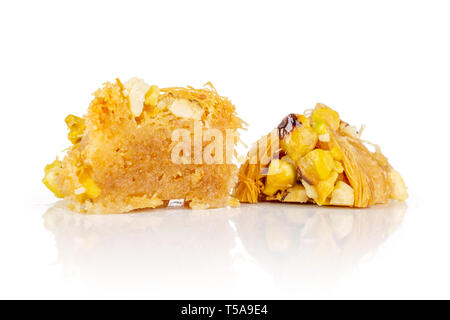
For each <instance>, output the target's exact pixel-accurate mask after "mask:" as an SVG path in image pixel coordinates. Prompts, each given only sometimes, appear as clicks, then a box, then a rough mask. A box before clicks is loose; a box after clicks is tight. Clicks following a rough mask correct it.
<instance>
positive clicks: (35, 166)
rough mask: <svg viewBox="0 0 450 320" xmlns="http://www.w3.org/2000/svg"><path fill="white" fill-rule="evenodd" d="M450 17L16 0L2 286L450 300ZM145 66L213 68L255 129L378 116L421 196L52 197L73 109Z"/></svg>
mask: <svg viewBox="0 0 450 320" xmlns="http://www.w3.org/2000/svg"><path fill="white" fill-rule="evenodd" d="M449 16H450V6H449V4H448V1H430V0H428V1H392V0H391V1H381V0H378V1H262V0H260V1H242V0H241V1H231V0H228V1H221V2H218V1H194V0H191V1H130V0H128V1H72V2H69V1H2V2H1V3H0V74H1V76H0V88H1V89H0V93H1V99H0V106H1V124H0V130H1V137H2V148H1V150H2V151H1V157H0V164H1V166H0V168H1V172H2V174H1V180H0V188H1V190H0V191H1V192H0V194H1V195H2V196H1V199H2V210H1V211H2V212H1V222H0V298H104V297H106V298H107V297H115V298H130V297H132V298H450V293H449V285H450V278H449V270H450V257H449V242H450V232H449V231H448V230H449V226H450V212H449V209H448V201H449V198H450V194H449V190H448V183H449V178H450V176H449V170H450V168H449V161H448V155H449V152H448V139H449V134H448V127H449V107H450V91H449V89H450V58H449V57H450V43H449V39H450V37H449V34H450V19H449ZM132 76H139V77H142V78H144V79H145V80H146V81H147V82H148V83H149V84H157V85H159V86H161V87H164V86H179V85H192V86H195V87H199V86H202V85H203V84H204V83H206V82H207V81H212V83H213V84H214V85H215V86H216V88H217V89H218V91H219V93H220V94H222V95H224V96H227V97H229V98H230V99H231V100H232V101H233V103H234V104H235V105H236V107H237V110H238V113H239V115H240V116H241V117H242V118H243V119H244V120H245V121H247V122H248V124H249V128H248V131H247V132H245V133H244V134H243V139H244V141H245V142H246V143H248V144H250V143H252V142H253V141H255V140H256V139H257V138H258V137H260V136H261V135H263V134H265V133H266V132H268V130H270V129H271V128H273V127H275V126H276V125H277V124H278V123H279V121H280V120H281V119H282V118H283V117H284V116H285V115H286V114H288V113H291V112H297V113H300V112H303V110H304V109H307V108H312V107H313V106H314V104H315V103H316V102H319V101H320V102H323V103H326V104H328V105H329V106H331V107H333V108H335V109H336V110H337V111H338V112H339V113H340V115H341V117H342V118H343V119H344V120H345V121H347V122H350V123H351V124H354V125H358V126H359V125H360V124H365V125H366V126H367V129H366V131H365V133H364V138H365V139H367V140H369V141H372V142H374V143H377V144H379V145H380V146H381V148H382V150H383V152H384V153H385V155H386V156H387V157H388V158H389V160H390V162H391V164H392V165H393V166H394V167H395V168H396V169H397V170H398V171H400V172H401V174H402V175H403V177H404V178H405V181H406V183H407V185H408V187H409V193H410V198H409V199H408V201H407V203H406V206H407V207H406V206H401V205H400V206H398V205H394V206H388V207H382V208H375V209H370V210H366V211H352V210H345V209H344V210H337V211H336V210H335V211H333V210H331V211H330V210H328V209H315V208H312V207H301V206H294V207H293V206H275V207H274V206H254V207H248V206H243V207H242V208H241V209H234V210H230V209H228V210H227V209H225V210H216V211H211V212H206V213H205V212H184V211H173V210H172V211H169V212H168V211H167V210H163V211H161V210H159V211H158V210H157V211H153V212H150V213H141V214H139V215H119V216H106V217H88V216H80V215H74V214H71V213H69V212H65V211H64V210H62V209H58V208H57V207H56V208H55V207H53V206H54V203H55V198H54V197H53V196H52V194H51V193H50V192H49V191H48V190H46V188H45V187H44V186H43V184H42V183H41V179H42V177H43V168H44V166H45V164H47V163H49V162H51V161H53V160H54V158H55V156H56V154H57V153H58V152H60V151H62V150H63V149H64V148H66V147H67V146H68V145H69V143H68V141H67V138H66V134H67V131H66V128H65V124H64V121H63V120H64V117H65V116H66V115H67V114H69V113H74V114H78V115H82V114H83V113H84V112H85V111H86V109H87V106H88V104H89V102H90V99H91V93H92V92H93V91H95V90H96V89H97V88H98V87H100V86H101V84H102V83H103V82H105V81H113V80H114V79H115V78H116V77H119V78H121V79H122V80H126V79H128V78H129V77H132ZM49 208H52V209H51V210H50V211H49V212H47V210H48V209H49ZM45 212H47V214H46V215H45V216H44V213H45ZM334 213H335V214H334ZM330 216H333V217H330ZM318 221H322V222H320V223H319V222H318ZM330 230H331V231H330ZM350 230H352V233H351V234H353V235H356V236H354V237H353V236H352V237H350V236H348V235H349V234H350V233H349V232H350ZM287 235H289V236H287ZM305 248H306V249H305Z"/></svg>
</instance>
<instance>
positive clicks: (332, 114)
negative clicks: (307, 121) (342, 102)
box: [311, 103, 341, 130]
mask: <svg viewBox="0 0 450 320" xmlns="http://www.w3.org/2000/svg"><path fill="white" fill-rule="evenodd" d="M311 118H312V120H313V123H314V125H316V124H317V123H319V124H320V123H321V122H323V123H325V124H326V125H327V126H328V127H329V128H331V130H337V129H338V128H339V124H340V122H341V119H340V118H339V114H338V113H337V112H336V111H334V110H333V109H331V108H329V107H327V106H326V105H324V104H322V103H318V104H317V105H316V107H315V108H314V111H313V112H312V115H311Z"/></svg>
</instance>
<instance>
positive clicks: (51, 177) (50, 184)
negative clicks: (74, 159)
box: [42, 159, 64, 198]
mask: <svg viewBox="0 0 450 320" xmlns="http://www.w3.org/2000/svg"><path fill="white" fill-rule="evenodd" d="M61 168H62V162H61V161H59V160H58V159H56V160H55V161H53V162H52V163H51V164H49V165H47V166H46V167H45V176H44V179H43V180H42V182H44V184H45V185H46V186H47V188H49V189H50V191H51V192H53V193H54V194H55V196H57V197H58V198H64V194H63V193H62V191H61V189H60V187H59V185H58V181H57V175H58V171H60V169H61Z"/></svg>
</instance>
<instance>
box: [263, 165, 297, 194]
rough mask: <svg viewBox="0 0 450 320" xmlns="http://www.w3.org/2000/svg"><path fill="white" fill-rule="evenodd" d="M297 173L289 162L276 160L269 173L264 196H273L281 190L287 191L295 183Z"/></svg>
mask: <svg viewBox="0 0 450 320" xmlns="http://www.w3.org/2000/svg"><path fill="white" fill-rule="evenodd" d="M295 178H296V172H295V168H294V166H293V165H292V164H290V163H289V162H287V161H283V160H278V159H274V160H272V162H271V163H270V165H269V171H268V172H267V177H266V185H265V188H264V191H263V192H264V194H266V195H268V196H273V195H274V194H275V193H277V191H279V190H286V189H288V188H290V187H292V186H293V185H294V183H295Z"/></svg>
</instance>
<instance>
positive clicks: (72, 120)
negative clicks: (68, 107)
mask: <svg viewBox="0 0 450 320" xmlns="http://www.w3.org/2000/svg"><path fill="white" fill-rule="evenodd" d="M65 122H66V124H67V127H68V128H69V130H70V131H69V135H68V138H69V140H70V142H72V143H73V144H77V143H79V142H80V141H81V138H82V137H83V134H84V131H85V130H86V124H85V121H84V119H83V118H80V117H77V116H74V115H72V114H69V115H68V116H67V117H66V119H65Z"/></svg>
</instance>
